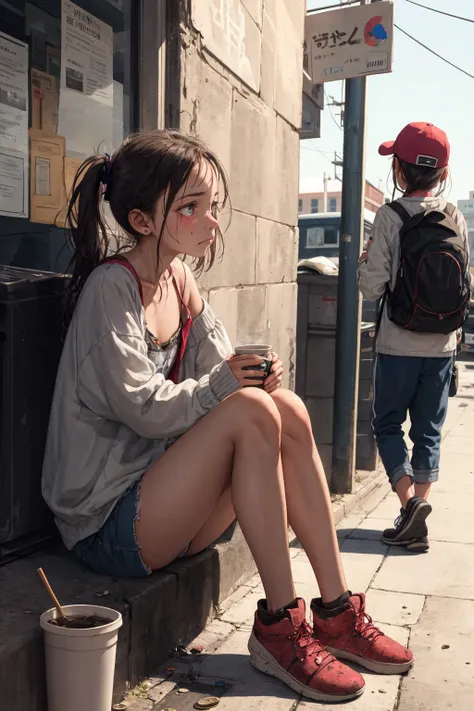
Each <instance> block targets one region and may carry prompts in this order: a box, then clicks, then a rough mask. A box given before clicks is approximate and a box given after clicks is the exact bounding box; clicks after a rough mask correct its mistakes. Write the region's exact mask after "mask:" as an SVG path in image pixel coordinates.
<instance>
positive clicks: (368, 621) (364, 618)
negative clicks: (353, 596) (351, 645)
mask: <svg viewBox="0 0 474 711" xmlns="http://www.w3.org/2000/svg"><path fill="white" fill-rule="evenodd" d="M359 599H360V608H359V610H356V609H355V606H354V605H353V604H352V603H351V605H352V607H353V609H354V611H355V613H356V619H355V623H354V628H355V631H356V632H357V634H359V635H360V636H361V637H363V638H364V639H366V640H368V641H369V642H373V641H374V640H376V639H377V637H383V635H384V633H383V632H382V630H379V628H378V627H376V626H375V625H374V623H373V621H372V618H371V616H370V615H369V614H368V613H367V612H366V610H365V601H364V600H362V598H361V597H359Z"/></svg>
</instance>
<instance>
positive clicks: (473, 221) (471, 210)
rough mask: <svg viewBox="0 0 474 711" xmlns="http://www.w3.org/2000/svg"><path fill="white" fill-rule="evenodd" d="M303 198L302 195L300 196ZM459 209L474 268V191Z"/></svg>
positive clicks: (462, 202)
mask: <svg viewBox="0 0 474 711" xmlns="http://www.w3.org/2000/svg"><path fill="white" fill-rule="evenodd" d="M300 198H301V195H300ZM458 208H459V209H460V210H461V212H462V214H463V215H464V217H465V218H466V222H467V229H468V234H469V246H470V248H471V266H474V191H473V190H471V191H470V193H469V198H468V199H467V200H458Z"/></svg>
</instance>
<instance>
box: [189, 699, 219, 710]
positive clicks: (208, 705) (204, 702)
mask: <svg viewBox="0 0 474 711" xmlns="http://www.w3.org/2000/svg"><path fill="white" fill-rule="evenodd" d="M219 702H220V699H219V698H218V697H217V696H206V697H204V698H203V699H199V701H196V703H195V704H194V708H195V709H213V708H214V706H217V704H218V703H219Z"/></svg>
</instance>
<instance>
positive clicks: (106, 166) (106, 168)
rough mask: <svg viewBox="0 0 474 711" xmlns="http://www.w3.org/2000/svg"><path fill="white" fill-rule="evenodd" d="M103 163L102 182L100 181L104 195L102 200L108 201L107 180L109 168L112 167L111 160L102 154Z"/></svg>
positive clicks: (107, 154) (108, 155)
mask: <svg viewBox="0 0 474 711" xmlns="http://www.w3.org/2000/svg"><path fill="white" fill-rule="evenodd" d="M104 155H105V163H104V173H103V175H102V180H101V181H100V183H101V185H102V192H103V195H104V200H107V202H108V200H109V178H110V168H111V166H112V160H111V158H110V154H109V153H104Z"/></svg>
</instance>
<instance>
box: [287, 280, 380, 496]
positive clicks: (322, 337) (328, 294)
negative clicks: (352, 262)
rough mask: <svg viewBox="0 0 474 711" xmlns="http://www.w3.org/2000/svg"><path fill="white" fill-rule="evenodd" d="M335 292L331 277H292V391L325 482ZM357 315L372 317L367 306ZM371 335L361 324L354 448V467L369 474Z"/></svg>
mask: <svg viewBox="0 0 474 711" xmlns="http://www.w3.org/2000/svg"><path fill="white" fill-rule="evenodd" d="M337 288H338V276H337V275H325V274H318V273H317V272H315V271H309V270H307V271H306V270H305V271H299V272H298V312H297V332H296V333H297V335H296V392H297V394H298V395H299V396H300V397H301V398H302V399H303V400H304V402H305V403H306V406H307V408H308V411H309V414H310V417H311V423H312V426H313V434H314V438H315V441H316V444H317V445H318V449H319V453H320V455H321V459H322V461H323V464H324V469H325V472H326V476H327V479H328V482H329V483H330V481H331V470H332V445H333V422H334V384H335V365H336V318H337ZM363 313H365V314H372V309H371V308H370V306H368V305H367V306H366V309H365V310H364V311H363ZM374 336H375V324H374V322H373V321H370V322H365V321H362V324H361V346H360V354H359V358H360V361H359V400H358V413H357V446H356V468H357V469H362V470H373V469H376V467H377V465H378V455H377V446H376V443H375V439H374V436H373V432H372V426H371V422H372V401H373V361H374V355H373V339H374Z"/></svg>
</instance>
